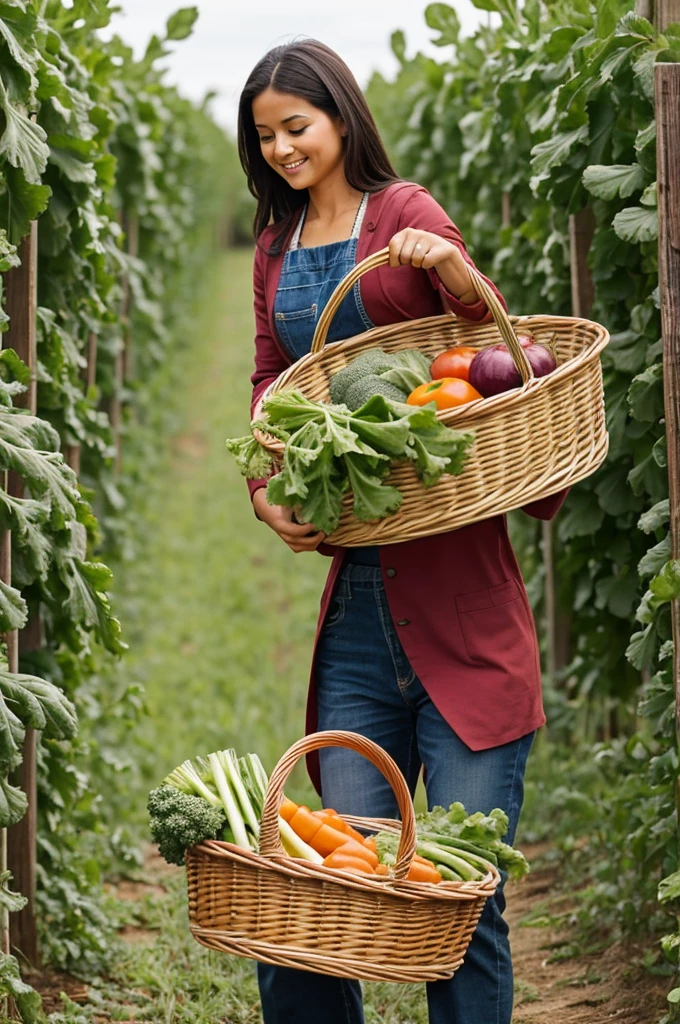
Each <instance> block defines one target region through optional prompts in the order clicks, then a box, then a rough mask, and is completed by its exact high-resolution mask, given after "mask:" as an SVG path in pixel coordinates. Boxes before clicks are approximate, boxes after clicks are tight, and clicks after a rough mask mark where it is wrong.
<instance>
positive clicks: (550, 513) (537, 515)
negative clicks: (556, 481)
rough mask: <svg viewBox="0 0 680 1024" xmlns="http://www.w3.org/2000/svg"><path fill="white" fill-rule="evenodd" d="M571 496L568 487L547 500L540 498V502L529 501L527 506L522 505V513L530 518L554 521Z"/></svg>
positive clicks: (551, 495)
mask: <svg viewBox="0 0 680 1024" xmlns="http://www.w3.org/2000/svg"><path fill="white" fill-rule="evenodd" d="M568 494H569V488H568V487H566V488H565V489H564V490H562V491H558V492H557V494H550V495H549V496H548V497H547V498H539V499H538V501H529V502H527V504H526V505H522V506H520V507H521V511H522V512H526V514H527V515H528V516H532V517H533V518H534V519H553V518H554V517H555V516H556V515H557V513H558V512H559V510H560V508H561V506H562V502H563V501H564V499H565V498H566V496H567V495H568Z"/></svg>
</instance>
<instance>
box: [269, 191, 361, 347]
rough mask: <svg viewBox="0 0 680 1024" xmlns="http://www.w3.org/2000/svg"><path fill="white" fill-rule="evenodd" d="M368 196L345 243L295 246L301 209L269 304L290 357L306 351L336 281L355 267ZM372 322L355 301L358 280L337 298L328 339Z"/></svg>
mask: <svg viewBox="0 0 680 1024" xmlns="http://www.w3.org/2000/svg"><path fill="white" fill-rule="evenodd" d="M367 203H368V192H364V196H363V199H362V200H361V204H360V206H359V209H358V210H357V215H356V217H355V219H354V226H353V228H352V234H351V236H350V237H349V238H348V239H347V240H346V241H345V242H331V243H330V244H329V245H316V246H313V247H312V248H310V249H305V248H300V235H301V233H302V226H303V224H304V221H305V214H306V212H307V208H306V207H305V208H304V209H303V211H302V216H301V217H300V220H299V221H298V225H297V228H296V229H295V234H294V235H293V238H292V240H291V243H290V246H289V248H288V251H287V252H286V254H285V255H284V257H283V266H282V267H281V277H280V279H279V286H278V288H277V290H276V300H275V302H274V319H275V321H276V330H277V331H278V334H279V337H280V338H281V341H282V342H283V344H284V345H285V347H286V349H287V350H288V352H289V353H290V356H291V358H292V359H294V360H295V359H300V357H301V356H305V355H307V353H308V352H309V350H310V349H311V347H312V338H313V337H314V328H315V327H316V323H317V320H318V319H319V316H318V314H319V313H320V312H321V310H322V309H324V308H325V306H326V304H327V303H328V300H329V299H330V297H331V295H332V294H333V292H334V291H335V288H336V286H337V285H338V284H339V282H340V281H341V280H342V279H343V277H346V275H347V274H348V273H349V272H350V270H351V269H352V267H354V265H355V263H356V255H357V245H358V243H359V232H360V231H361V224H362V222H363V219H364V214H365V213H366V205H367ZM371 327H373V324H372V323H371V321H370V320H369V319H368V317H367V316H366V310H365V309H364V304H363V302H362V301H361V293H360V292H359V282H358V281H357V283H356V284H355V285H354V288H353V289H352V291H351V292H350V293H349V295H346V296H345V298H344V299H343V301H342V303H341V305H340V308H339V309H338V311H337V313H336V314H335V316H334V317H333V320H332V322H331V326H330V330H329V332H328V339H327V340H328V341H342V340H343V339H344V338H352V337H354V335H355V334H362V333H363V332H364V331H368V330H370V328H371Z"/></svg>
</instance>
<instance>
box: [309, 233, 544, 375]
mask: <svg viewBox="0 0 680 1024" xmlns="http://www.w3.org/2000/svg"><path fill="white" fill-rule="evenodd" d="M389 261H390V250H389V247H387V248H385V249H380V250H379V251H378V252H374V253H371V255H370V256H367V257H366V259H364V260H362V261H361V263H357V264H356V266H354V267H352V269H351V270H350V272H349V273H348V274H347V275H346V276H345V277H343V279H342V281H340V283H339V284H338V286H337V288H336V289H335V291H334V292H333V294H332V295H331V297H330V299H329V300H328V302H327V303H326V306H325V308H324V310H323V312H322V314H321V316H320V317H319V322H318V324H317V325H316V330H315V331H314V337H313V339H312V347H311V351H312V352H314V353H316V352H320V351H321V349H322V348H323V347H324V345H325V344H326V338H327V336H328V331H329V328H330V326H331V321H332V319H333V317H334V316H335V314H336V313H337V311H338V309H339V308H340V303H341V302H342V300H343V299H344V298H345V296H346V295H348V294H349V292H350V291H351V290H352V288H353V287H354V285H355V284H356V282H357V281H358V280H359V278H360V277H362V276H363V275H364V274H366V273H367V272H368V271H369V270H375V269H376V268H377V267H382V266H384V265H385V264H386V263H389ZM466 267H467V270H468V273H469V274H470V277H471V278H472V281H473V284H474V286H475V289H476V291H477V293H478V294H479V295H480V296H481V298H482V299H484V301H485V302H486V304H487V306H488V307H489V310H490V311H491V315H492V316H493V318H494V321H495V323H496V326H497V327H498V330H499V331H500V333H501V337H502V338H503V341H504V342H505V344H506V345H507V346H508V348H509V350H510V353H511V355H512V358H513V360H514V362H515V366H516V367H517V369H518V370H519V373H520V375H521V377H522V383H523V384H526V383H527V382H528V381H530V380H531V379H532V378H533V376H534V371H533V369H532V367H531V363H530V362H529V360H528V359H527V357H526V355H525V353H524V349H523V348H522V346H521V345H520V343H519V342H518V340H517V335H516V334H515V332H514V330H513V329H512V324H511V323H510V319H509V317H508V314H507V313H506V312H505V310H504V309H503V306H502V305H501V303H500V302H499V301H498V298H497V296H496V294H495V292H494V291H492V289H491V288H489V286H488V284H487V283H486V281H485V280H484V278H483V277H482V276H481V274H480V273H479V271H478V270H475V268H474V267H472V266H470V264H469V263H467V264H466Z"/></svg>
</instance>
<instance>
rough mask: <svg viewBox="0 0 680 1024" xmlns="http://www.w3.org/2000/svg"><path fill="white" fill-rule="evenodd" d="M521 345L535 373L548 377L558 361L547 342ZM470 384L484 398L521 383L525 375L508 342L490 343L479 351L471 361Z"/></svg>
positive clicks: (517, 386)
mask: <svg viewBox="0 0 680 1024" xmlns="http://www.w3.org/2000/svg"><path fill="white" fill-rule="evenodd" d="M522 348H523V349H524V354H525V355H526V357H527V359H528V360H529V362H530V363H531V367H532V369H533V371H534V376H535V377H545V376H546V374H548V373H551V372H552V370H554V369H555V367H556V365H557V364H556V362H555V360H554V358H553V356H552V354H551V352H550V351H549V350H548V349H547V348H546V347H545V345H537V344H529V345H527V344H523V345H522ZM470 384H472V386H473V388H476V389H477V391H479V393H480V395H483V396H484V398H491V396H492V395H500V394H501V392H503V391H510V390H511V389H512V388H519V387H521V386H522V377H521V375H520V372H519V370H518V369H517V367H516V366H515V361H514V359H513V358H512V355H511V354H510V350H509V348H508V347H507V345H506V344H505V342H501V343H500V344H499V345H489V346H488V347H487V348H483V349H482V350H481V351H480V352H478V353H477V355H476V356H475V358H474V359H473V360H472V362H471V363H470Z"/></svg>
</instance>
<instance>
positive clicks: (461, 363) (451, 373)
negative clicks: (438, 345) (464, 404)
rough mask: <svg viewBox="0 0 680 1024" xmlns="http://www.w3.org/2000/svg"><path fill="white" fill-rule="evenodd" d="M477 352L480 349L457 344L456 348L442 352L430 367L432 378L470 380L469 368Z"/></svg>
mask: <svg viewBox="0 0 680 1024" xmlns="http://www.w3.org/2000/svg"><path fill="white" fill-rule="evenodd" d="M477 352H478V349H476V348H470V347H469V346H467V345H457V346H456V347H455V348H449V349H447V350H446V352H440V354H439V355H438V356H437V358H436V359H435V361H434V362H433V363H432V366H431V367H430V377H432V380H442V378H443V377H456V378H458V380H469V379H470V378H469V377H468V370H469V367H470V363H471V362H472V360H473V359H474V358H475V356H476V355H477Z"/></svg>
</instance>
